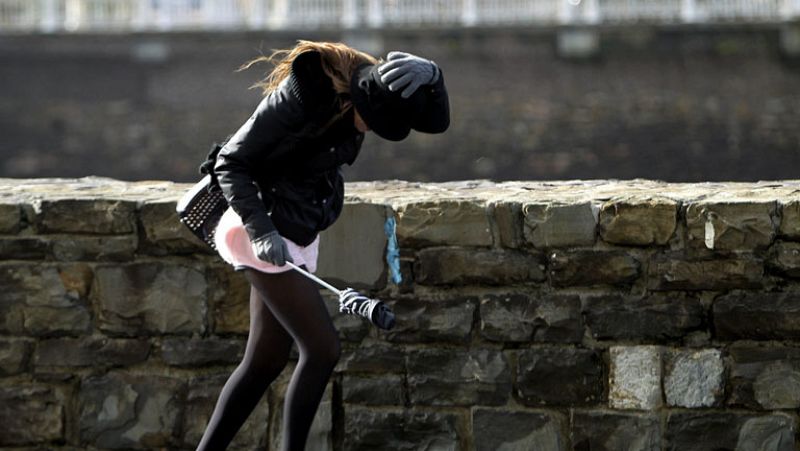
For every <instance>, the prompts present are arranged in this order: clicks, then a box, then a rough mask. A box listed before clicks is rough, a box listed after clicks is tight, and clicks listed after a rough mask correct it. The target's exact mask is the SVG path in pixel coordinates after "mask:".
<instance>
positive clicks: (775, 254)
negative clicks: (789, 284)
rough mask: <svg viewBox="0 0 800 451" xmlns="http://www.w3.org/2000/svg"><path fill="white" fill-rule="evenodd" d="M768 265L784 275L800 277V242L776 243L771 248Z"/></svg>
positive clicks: (794, 277)
mask: <svg viewBox="0 0 800 451" xmlns="http://www.w3.org/2000/svg"><path fill="white" fill-rule="evenodd" d="M767 267H769V268H770V269H771V270H773V271H775V272H777V273H778V274H781V275H783V276H786V277H791V278H793V279H798V278H800V243H790V242H786V241H781V242H777V243H775V244H774V245H773V246H772V247H771V248H770V256H769V259H768V260H767Z"/></svg>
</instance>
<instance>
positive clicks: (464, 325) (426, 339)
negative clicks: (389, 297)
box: [381, 297, 478, 343]
mask: <svg viewBox="0 0 800 451" xmlns="http://www.w3.org/2000/svg"><path fill="white" fill-rule="evenodd" d="M387 305H388V306H389V307H390V308H391V309H392V311H394V313H395V317H396V320H397V322H396V325H395V327H394V328H393V329H392V330H390V331H387V332H382V333H381V336H382V337H383V338H384V339H386V340H388V341H392V342H396V343H430V342H436V341H443V342H461V343H464V342H467V341H469V339H470V334H471V332H472V323H473V319H474V317H475V310H476V309H477V305H478V300H477V299H476V298H461V299H459V298H456V299H420V298H410V297H409V298H401V299H396V300H393V301H387Z"/></svg>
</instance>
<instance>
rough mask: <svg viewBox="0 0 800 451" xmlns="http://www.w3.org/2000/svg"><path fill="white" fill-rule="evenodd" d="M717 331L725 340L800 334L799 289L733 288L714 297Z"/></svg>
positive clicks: (793, 337) (766, 338)
mask: <svg viewBox="0 0 800 451" xmlns="http://www.w3.org/2000/svg"><path fill="white" fill-rule="evenodd" d="M712 317H713V320H714V331H715V332H716V335H717V337H718V338H720V339H723V340H738V339H754V340H787V339H795V340H796V339H798V338H800V292H793V291H790V292H784V293H766V292H765V293H758V292H733V293H730V294H727V295H724V296H720V297H718V298H717V299H715V300H714V304H713V306H712Z"/></svg>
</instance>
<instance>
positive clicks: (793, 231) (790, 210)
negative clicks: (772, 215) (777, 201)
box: [778, 200, 800, 240]
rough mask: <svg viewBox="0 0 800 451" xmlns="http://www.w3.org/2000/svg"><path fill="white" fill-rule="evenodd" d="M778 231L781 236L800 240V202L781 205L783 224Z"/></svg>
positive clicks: (795, 201)
mask: <svg viewBox="0 0 800 451" xmlns="http://www.w3.org/2000/svg"><path fill="white" fill-rule="evenodd" d="M778 231H779V233H780V235H781V236H783V237H786V238H788V239H790V240H797V239H800V200H793V201H791V202H787V203H784V204H782V205H781V224H780V227H779V228H778Z"/></svg>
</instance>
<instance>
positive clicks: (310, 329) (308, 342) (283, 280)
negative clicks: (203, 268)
mask: <svg viewBox="0 0 800 451" xmlns="http://www.w3.org/2000/svg"><path fill="white" fill-rule="evenodd" d="M245 275H246V277H247V279H248V281H250V284H251V285H252V286H253V287H255V289H256V290H257V291H258V293H259V294H260V295H261V297H262V298H263V299H264V301H265V303H266V305H267V307H268V308H269V310H270V311H271V312H272V314H273V315H274V317H275V319H276V320H277V321H278V322H279V323H280V324H281V325H282V326H283V328H284V329H285V330H286V332H288V334H289V335H290V336H291V337H292V338H293V339H294V340H295V341H296V342H297V344H298V346H300V347H301V348H303V347H307V348H308V347H312V346H314V347H316V346H319V345H324V342H325V341H328V342H329V344H334V345H335V344H338V333H337V332H336V329H335V328H334V326H333V321H332V320H331V317H330V314H329V313H328V310H327V308H325V304H324V301H323V299H322V296H321V295H320V293H319V289H318V288H317V286H316V285H314V283H313V282H312V281H310V280H308V279H307V278H306V277H304V276H303V275H302V274H300V273H298V272H296V271H286V272H282V273H277V274H265V273H262V272H259V271H255V270H251V269H247V270H245Z"/></svg>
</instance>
